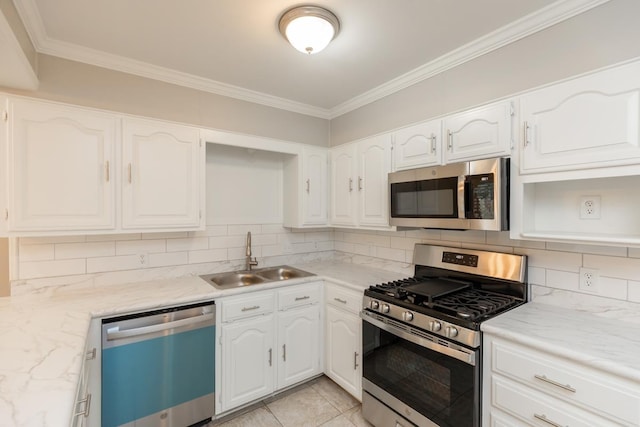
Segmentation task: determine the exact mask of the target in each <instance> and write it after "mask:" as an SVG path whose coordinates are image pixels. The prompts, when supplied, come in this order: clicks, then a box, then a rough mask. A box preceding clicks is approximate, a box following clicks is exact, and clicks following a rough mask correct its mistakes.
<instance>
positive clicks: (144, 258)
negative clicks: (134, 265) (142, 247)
mask: <svg viewBox="0 0 640 427" xmlns="http://www.w3.org/2000/svg"><path fill="white" fill-rule="evenodd" d="M137 256H138V261H139V262H140V265H141V266H142V267H147V266H148V265H149V254H147V253H139V254H137Z"/></svg>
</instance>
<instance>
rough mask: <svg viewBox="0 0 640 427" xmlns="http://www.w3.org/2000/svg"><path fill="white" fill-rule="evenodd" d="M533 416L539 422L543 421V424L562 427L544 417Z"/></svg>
mask: <svg viewBox="0 0 640 427" xmlns="http://www.w3.org/2000/svg"><path fill="white" fill-rule="evenodd" d="M533 416H534V417H535V418H537V419H539V420H540V421H544V422H545V423H547V424H549V425H552V426H553V427H564V426H563V425H562V424H558V423H556V422H555V421H551V420H550V419H549V418H547V416H546V415H544V414H542V415H538V414H533Z"/></svg>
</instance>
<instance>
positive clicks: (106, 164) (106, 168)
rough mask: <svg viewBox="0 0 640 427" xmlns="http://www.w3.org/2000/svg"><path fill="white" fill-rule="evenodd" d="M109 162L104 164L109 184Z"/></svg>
mask: <svg viewBox="0 0 640 427" xmlns="http://www.w3.org/2000/svg"><path fill="white" fill-rule="evenodd" d="M109 172H110V171H109V160H107V161H106V162H104V175H105V179H106V181H107V182H109Z"/></svg>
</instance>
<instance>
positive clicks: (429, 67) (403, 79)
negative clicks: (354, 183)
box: [15, 0, 610, 119]
mask: <svg viewBox="0 0 640 427" xmlns="http://www.w3.org/2000/svg"><path fill="white" fill-rule="evenodd" d="M34 1H35V0H18V1H16V2H15V6H16V9H17V10H18V13H19V14H20V17H21V19H22V20H23V23H24V25H25V28H26V29H27V32H28V33H29V37H31V40H32V43H33V45H34V47H35V49H36V50H37V51H38V52H39V53H43V54H47V55H52V56H57V57H61V58H65V59H69V60H72V61H77V62H82V63H85V64H89V65H95V66H98V67H103V68H108V69H112V70H116V71H121V72H125V73H129V74H134V75H137V76H140V77H146V78H150V79H154V80H159V81H163V82H166V83H170V84H176V85H180V86H184V87H189V88H192V89H197V90H201V91H204V92H209V93H214V94H217V95H222V96H227V97H230V98H234V99H239V100H242V101H247V102H252V103H256V104H261V105H265V106H269V107H274V108H278V109H282V110H286V111H291V112H294V113H299V114H304V115H308V116H313V117H318V118H322V119H333V118H336V117H339V116H341V115H343V114H346V113H348V112H350V111H353V110H356V109H358V108H360V107H363V106H365V105H367V104H370V103H372V102H375V101H377V100H379V99H382V98H384V97H386V96H389V95H391V94H393V93H395V92H398V91H400V90H402V89H405V88H407V87H409V86H412V85H414V84H416V83H419V82H421V81H423V80H426V79H428V78H430V77H433V76H435V75H436V74H439V73H442V72H444V71H446V70H449V69H451V68H454V67H456V66H458V65H460V64H463V63H465V62H468V61H471V60H473V59H475V58H477V57H479V56H482V55H485V54H487V53H489V52H491V51H494V50H496V49H499V48H501V47H503V46H505V45H507V44H510V43H513V42H515V41H517V40H520V39H522V38H524V37H527V36H529V35H531V34H534V33H536V32H538V31H541V30H544V29H545V28H548V27H550V26H552V25H555V24H557V23H559V22H562V21H564V20H566V19H569V18H572V17H574V16H576V15H579V14H581V13H583V12H585V11H587V10H589V9H592V8H594V7H596V6H599V5H601V4H604V3H607V2H608V1H610V0H558V1H557V2H555V3H552V4H550V5H549V6H547V7H545V8H543V9H540V10H538V11H536V12H533V13H531V14H529V15H527V16H525V17H523V18H521V19H519V20H517V21H514V22H512V23H510V24H508V25H506V26H504V27H502V28H499V29H498V30H496V31H493V32H491V33H489V34H487V35H485V36H483V37H480V38H478V39H476V40H474V41H472V42H470V43H467V44H466V45H464V46H461V47H460V48H458V49H455V50H453V51H451V52H449V53H447V54H445V55H442V56H440V57H439V58H436V59H435V60H433V61H430V62H428V63H426V64H424V65H422V66H420V67H418V68H415V69H414V70H411V71H409V72H408V73H406V74H403V75H402V76H400V77H397V78H395V79H393V80H390V81H388V82H386V83H384V84H382V85H380V86H378V87H376V88H374V89H372V90H369V91H367V92H365V93H363V94H361V95H358V96H356V97H354V98H352V99H350V100H348V101H346V102H343V103H342V104H339V105H337V106H336V107H333V108H331V109H326V108H320V107H316V106H312V105H309V104H304V103H301V102H297V101H292V100H289V99H285V98H280V97H277V96H273V95H269V94H266V93H262V92H257V91H253V90H249V89H245V88H242V87H239V86H234V85H229V84H226V83H222V82H219V81H215V80H211V79H207V78H203V77H199V76H195V75H192V74H188V73H183V72H180V71H176V70H172V69H169V68H164V67H158V66H155V65H152V64H149V63H145V62H142V61H136V60H132V59H130V58H125V57H122V56H118V55H111V54H107V53H105V52H101V51H98V50H94V49H89V48H86V47H82V46H78V45H75V44H71V43H65V42H60V41H57V40H53V39H51V38H49V37H48V36H47V34H46V31H45V28H44V24H43V22H42V18H41V17H40V14H39V12H38V8H37V6H36V5H35V2H34Z"/></svg>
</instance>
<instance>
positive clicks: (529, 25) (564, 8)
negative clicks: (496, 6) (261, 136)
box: [329, 0, 610, 119]
mask: <svg viewBox="0 0 640 427" xmlns="http://www.w3.org/2000/svg"><path fill="white" fill-rule="evenodd" d="M609 1H610V0H559V1H557V2H555V3H552V4H550V5H549V6H547V7H545V8H542V9H540V10H538V11H536V12H533V13H531V14H529V15H527V16H524V17H523V18H521V19H519V20H517V21H514V22H512V23H510V24H508V25H506V26H504V27H501V28H499V29H498V30H496V31H493V32H491V33H489V34H486V35H485V36H483V37H480V38H478V39H476V40H474V41H472V42H470V43H467V44H466V45H463V46H461V47H459V48H458V49H455V50H452V51H451V52H448V53H446V54H444V55H442V56H440V57H438V58H436V59H434V60H433V61H430V62H428V63H426V64H424V65H421V66H420V67H418V68H415V69H413V70H411V71H409V72H408V73H406V74H403V75H401V76H400V77H397V78H395V79H393V80H390V81H388V82H386V83H384V84H382V85H380V86H378V87H376V88H374V89H372V90H370V91H367V92H365V93H363V94H361V95H358V96H356V97H354V98H352V99H350V100H348V101H346V102H344V103H342V104H340V105H338V106H336V107H333V108H332V109H331V115H330V117H329V118H330V119H334V118H336V117H339V116H341V115H343V114H346V113H348V112H350V111H353V110H356V109H358V108H360V107H363V106H365V105H367V104H370V103H372V102H375V101H377V100H379V99H382V98H384V97H386V96H389V95H391V94H393V93H395V92H398V91H400V90H402V89H405V88H407V87H409V86H412V85H414V84H416V83H419V82H421V81H423V80H426V79H428V78H430V77H433V76H435V75H437V74H440V73H442V72H444V71H447V70H449V69H451V68H454V67H456V66H458V65H461V64H463V63H465V62H468V61H471V60H473V59H475V58H477V57H479V56H482V55H485V54H487V53H489V52H491V51H494V50H497V49H499V48H501V47H503V46H506V45H508V44H510V43H513V42H515V41H518V40H520V39H522V38H524V37H527V36H529V35H531V34H534V33H536V32H538V31H542V30H544V29H545V28H548V27H550V26H552V25H555V24H557V23H560V22H562V21H565V20H567V19H569V18H572V17H574V16H576V15H579V14H581V13H583V12H586V11H587V10H589V9H592V8H594V7H596V6H599V5H601V4H604V3H607V2H609Z"/></svg>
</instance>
